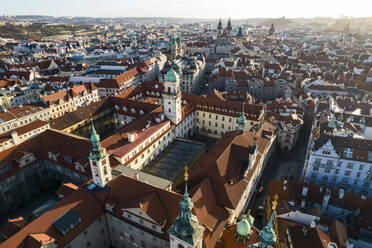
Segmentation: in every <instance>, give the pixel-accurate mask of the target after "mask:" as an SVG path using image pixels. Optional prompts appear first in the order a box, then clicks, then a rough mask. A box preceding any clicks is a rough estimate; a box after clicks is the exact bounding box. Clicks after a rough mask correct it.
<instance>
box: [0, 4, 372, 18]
mask: <svg viewBox="0 0 372 248" xmlns="http://www.w3.org/2000/svg"><path fill="white" fill-rule="evenodd" d="M101 5H102V2H101V1H98V0H92V1H89V2H88V1H86V0H81V1H72V0H66V1H63V2H59V3H56V2H54V1H53V2H50V1H45V0H35V1H33V2H32V5H31V4H29V3H28V2H26V1H25V0H18V1H10V0H5V1H3V2H2V10H1V11H0V14H1V15H48V16H84V17H88V16H89V17H159V16H163V17H179V18H187V17H188V18H219V17H222V18H228V17H231V18H232V19H245V18H278V17H282V16H285V17H287V18H301V17H303V18H313V17H333V18H337V17H341V16H349V17H368V16H371V14H370V11H369V9H370V8H368V6H366V5H371V4H369V3H367V4H366V2H365V1H362V0H355V1H352V2H350V1H346V0H341V1H337V4H335V3H334V2H333V1H321V0H315V1H312V2H311V4H307V3H305V2H302V3H301V2H300V3H299V2H298V1H296V2H295V1H292V0H284V1H281V2H278V1H273V0H265V1H259V2H247V1H244V0H235V1H233V2H228V1H224V0H214V1H213V0H198V1H197V0H189V1H179V0H177V1H170V0H159V1H156V2H154V1H150V0H141V1H135V2H133V1H127V0H107V1H105V5H104V6H101ZM362 6H365V7H362ZM370 7H371V6H370Z"/></svg>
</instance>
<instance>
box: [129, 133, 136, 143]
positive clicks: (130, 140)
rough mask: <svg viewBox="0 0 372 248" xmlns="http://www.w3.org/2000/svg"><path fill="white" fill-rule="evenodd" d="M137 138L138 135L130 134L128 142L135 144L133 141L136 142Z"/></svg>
mask: <svg viewBox="0 0 372 248" xmlns="http://www.w3.org/2000/svg"><path fill="white" fill-rule="evenodd" d="M136 138H137V134H136V133H128V141H129V142H131V143H132V142H133V141H135V140H136Z"/></svg>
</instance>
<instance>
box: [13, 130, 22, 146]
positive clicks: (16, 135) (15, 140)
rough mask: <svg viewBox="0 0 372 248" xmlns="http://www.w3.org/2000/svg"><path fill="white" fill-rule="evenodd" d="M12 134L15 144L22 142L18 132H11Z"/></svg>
mask: <svg viewBox="0 0 372 248" xmlns="http://www.w3.org/2000/svg"><path fill="white" fill-rule="evenodd" d="M11 136H12V139H13V142H14V144H15V145H18V144H19V143H20V139H19V137H18V133H17V132H16V131H13V132H11Z"/></svg>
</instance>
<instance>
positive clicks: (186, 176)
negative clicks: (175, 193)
mask: <svg viewBox="0 0 372 248" xmlns="http://www.w3.org/2000/svg"><path fill="white" fill-rule="evenodd" d="M188 170H189V167H188V166H187V165H186V166H185V182H187V181H188V180H189V174H188V173H187V171H188Z"/></svg>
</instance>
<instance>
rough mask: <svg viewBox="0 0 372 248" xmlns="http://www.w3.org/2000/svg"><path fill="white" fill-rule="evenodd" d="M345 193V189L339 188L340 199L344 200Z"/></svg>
mask: <svg viewBox="0 0 372 248" xmlns="http://www.w3.org/2000/svg"><path fill="white" fill-rule="evenodd" d="M344 193H345V191H344V189H342V188H341V189H339V190H338V198H339V199H340V200H342V198H344Z"/></svg>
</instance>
